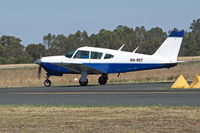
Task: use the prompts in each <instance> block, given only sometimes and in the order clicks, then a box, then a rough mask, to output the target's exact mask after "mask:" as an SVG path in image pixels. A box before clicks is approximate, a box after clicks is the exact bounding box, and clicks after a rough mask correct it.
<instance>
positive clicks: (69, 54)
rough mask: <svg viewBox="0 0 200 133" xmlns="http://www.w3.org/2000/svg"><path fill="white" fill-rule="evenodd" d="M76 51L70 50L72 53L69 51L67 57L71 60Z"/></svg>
mask: <svg viewBox="0 0 200 133" xmlns="http://www.w3.org/2000/svg"><path fill="white" fill-rule="evenodd" d="M75 51H76V50H70V51H68V52H67V54H66V55H65V57H67V58H71V57H72V55H73V54H74V52H75Z"/></svg>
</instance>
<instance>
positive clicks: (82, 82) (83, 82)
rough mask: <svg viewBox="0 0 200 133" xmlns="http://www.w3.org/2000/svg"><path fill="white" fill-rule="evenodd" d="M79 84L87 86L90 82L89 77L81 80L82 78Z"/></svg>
mask: <svg viewBox="0 0 200 133" xmlns="http://www.w3.org/2000/svg"><path fill="white" fill-rule="evenodd" d="M79 84H80V85H81V86H86V85H87V84H88V79H86V81H81V79H79Z"/></svg>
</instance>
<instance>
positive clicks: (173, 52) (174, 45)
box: [153, 31, 184, 61]
mask: <svg viewBox="0 0 200 133" xmlns="http://www.w3.org/2000/svg"><path fill="white" fill-rule="evenodd" d="M183 36H184V31H172V32H171V34H170V35H169V37H167V39H166V40H165V41H164V42H163V43H162V45H161V46H160V47H159V48H158V50H157V51H156V52H155V53H154V54H153V55H154V56H160V57H165V58H169V59H170V60H171V61H177V56H178V53H179V50H180V47H181V43H182V40H183Z"/></svg>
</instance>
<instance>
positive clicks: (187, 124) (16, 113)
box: [0, 57, 200, 133]
mask: <svg viewBox="0 0 200 133" xmlns="http://www.w3.org/2000/svg"><path fill="white" fill-rule="evenodd" d="M191 59H193V60H200V58H199V57H198V58H197V57H192V58H189V59H188V58H184V60H191ZM199 68H200V63H195V62H194V63H183V64H180V65H178V66H176V67H174V68H170V69H158V70H148V71H141V72H131V73H125V74H121V75H120V77H119V78H117V75H115V74H112V75H109V84H113V83H133V82H143V83H145V82H158V81H174V80H175V79H176V78H177V77H178V76H179V75H180V74H182V75H184V77H185V78H186V79H187V80H194V78H195V76H197V75H198V74H199V73H200V69H199ZM44 76H45V73H44V71H43V72H42V76H41V77H42V78H41V80H38V79H37V65H35V64H28V65H27V64H25V65H0V88H5V87H30V86H32V87H34V86H43V80H44ZM79 76H80V75H65V76H63V77H51V80H52V82H53V86H60V85H61V86H66V85H78V82H77V81H76V80H74V79H75V78H79ZM97 79H98V76H89V81H90V83H89V84H97ZM2 95H3V94H2ZM0 96H1V94H0ZM197 102H198V101H197ZM199 131H200V107H186V106H173V107H172V106H104V107H96V106H93V107H85V106H84V107H82V106H73V105H70V106H44V105H0V132H22V133H23V132H24V133H25V132H66V133H67V132H69V133H82V132H96V133H98V132H101V133H102V132H106V133H107V132H115V133H121V132H136V133H137V132H139V133H141V132H177V133H179V132H180V133H183V132H190V133H197V132H199Z"/></svg>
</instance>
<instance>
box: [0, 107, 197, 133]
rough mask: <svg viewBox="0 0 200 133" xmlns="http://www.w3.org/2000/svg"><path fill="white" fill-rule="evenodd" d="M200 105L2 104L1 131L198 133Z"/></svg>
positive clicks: (0, 115) (0, 110)
mask: <svg viewBox="0 0 200 133" xmlns="http://www.w3.org/2000/svg"><path fill="white" fill-rule="evenodd" d="M199 131H200V108H192V107H81V108H80V107H45V106H40V107H34V106H16V107H15V106H0V132H52V133H55V132H69V133H82V132H95V133H98V132H101V133H104V132H106V133H107V132H112V133H113V132H115V133H121V132H180V133H183V132H191V133H192V132H199Z"/></svg>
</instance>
